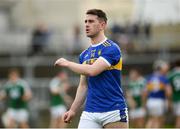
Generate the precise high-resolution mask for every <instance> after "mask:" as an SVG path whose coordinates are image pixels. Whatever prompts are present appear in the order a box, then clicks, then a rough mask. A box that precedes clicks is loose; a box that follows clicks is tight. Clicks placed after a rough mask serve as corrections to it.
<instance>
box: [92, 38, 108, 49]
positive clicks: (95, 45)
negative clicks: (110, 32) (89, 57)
mask: <svg viewBox="0 0 180 129" xmlns="http://www.w3.org/2000/svg"><path fill="white" fill-rule="evenodd" d="M106 40H107V38H105V39H104V40H103V41H102V42H100V43H97V44H91V47H97V46H99V45H101V44H103V43H104V42H105V41H106Z"/></svg>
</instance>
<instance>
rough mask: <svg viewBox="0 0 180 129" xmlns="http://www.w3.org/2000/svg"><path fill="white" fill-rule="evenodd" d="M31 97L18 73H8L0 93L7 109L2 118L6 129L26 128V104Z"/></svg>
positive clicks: (13, 70)
mask: <svg viewBox="0 0 180 129" xmlns="http://www.w3.org/2000/svg"><path fill="white" fill-rule="evenodd" d="M31 97H32V94H31V90H30V88H29V86H28V84H27V83H26V82H25V81H24V80H22V79H21V78H20V75H19V71H18V70H17V69H12V70H11V71H10V72H9V81H8V82H7V83H6V85H5V86H4V88H3V90H2V91H1V92H0V98H1V99H6V100H7V103H8V109H7V112H6V114H5V115H4V117H3V121H4V124H5V126H6V127H7V128H15V127H17V126H18V127H20V128H28V127H29V125H28V116H29V114H28V110H27V102H28V100H29V99H30V98H31Z"/></svg>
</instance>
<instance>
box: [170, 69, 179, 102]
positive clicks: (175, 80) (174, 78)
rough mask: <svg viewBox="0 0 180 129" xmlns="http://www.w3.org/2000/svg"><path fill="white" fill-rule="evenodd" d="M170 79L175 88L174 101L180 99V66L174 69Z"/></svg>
mask: <svg viewBox="0 0 180 129" xmlns="http://www.w3.org/2000/svg"><path fill="white" fill-rule="evenodd" d="M168 78H169V81H170V84H171V86H172V90H173V101H174V102H179V101H180V68H175V69H173V70H172V71H171V72H170V74H169V76H168Z"/></svg>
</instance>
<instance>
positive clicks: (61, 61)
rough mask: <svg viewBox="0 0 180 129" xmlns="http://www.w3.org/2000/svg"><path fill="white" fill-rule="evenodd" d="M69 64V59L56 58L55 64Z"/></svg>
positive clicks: (62, 65)
mask: <svg viewBox="0 0 180 129" xmlns="http://www.w3.org/2000/svg"><path fill="white" fill-rule="evenodd" d="M68 64H69V61H68V60H66V59H64V58H59V59H58V60H56V62H55V64H54V65H55V66H61V67H67V66H68Z"/></svg>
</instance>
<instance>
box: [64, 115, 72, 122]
mask: <svg viewBox="0 0 180 129" xmlns="http://www.w3.org/2000/svg"><path fill="white" fill-rule="evenodd" d="M70 120H71V117H70V115H67V117H66V119H65V122H66V123H70Z"/></svg>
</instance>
